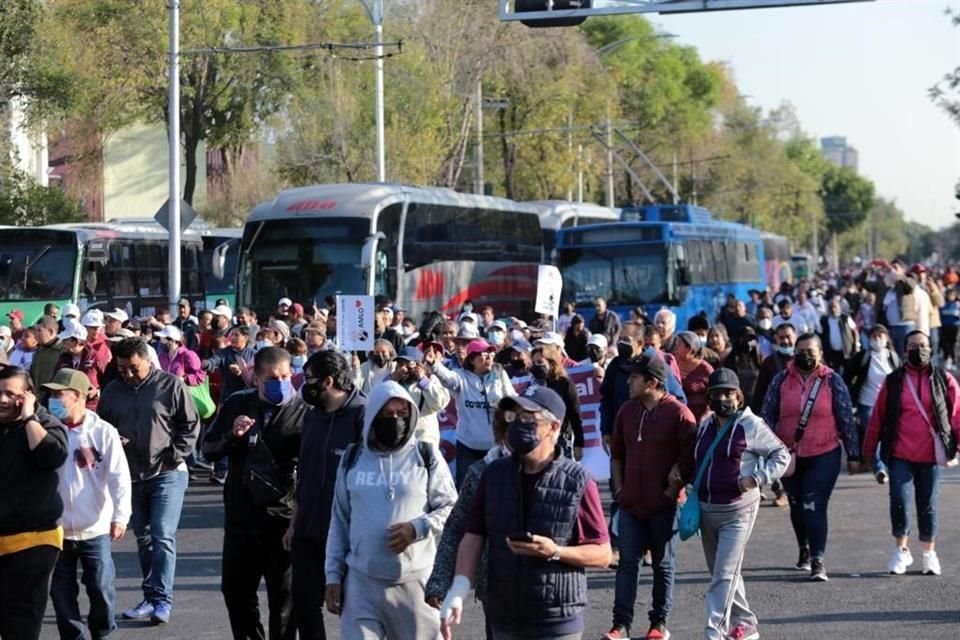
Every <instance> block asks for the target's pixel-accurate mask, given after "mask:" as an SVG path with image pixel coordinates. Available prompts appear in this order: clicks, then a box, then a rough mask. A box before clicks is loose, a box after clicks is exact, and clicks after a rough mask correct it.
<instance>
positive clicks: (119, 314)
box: [103, 308, 130, 324]
mask: <svg viewBox="0 0 960 640" xmlns="http://www.w3.org/2000/svg"><path fill="white" fill-rule="evenodd" d="M103 317H104V318H110V319H111V320H116V321H117V322H119V323H121V324H123V323H124V322H126V321H127V320H129V319H130V316H128V315H127V312H126V311H124V310H123V309H119V308H118V309H114V310H113V311H107V312H106V313H105V314H103Z"/></svg>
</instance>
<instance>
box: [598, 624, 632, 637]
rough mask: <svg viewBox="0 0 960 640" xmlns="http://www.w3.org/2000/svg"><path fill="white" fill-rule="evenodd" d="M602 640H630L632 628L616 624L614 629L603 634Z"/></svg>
mask: <svg viewBox="0 0 960 640" xmlns="http://www.w3.org/2000/svg"><path fill="white" fill-rule="evenodd" d="M602 640H630V627H628V626H627V625H625V624H615V625H613V629H610V631H607V632H606V633H605V634H603V639H602Z"/></svg>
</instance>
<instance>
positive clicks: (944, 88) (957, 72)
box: [928, 8, 960, 126]
mask: <svg viewBox="0 0 960 640" xmlns="http://www.w3.org/2000/svg"><path fill="white" fill-rule="evenodd" d="M946 14H947V16H948V17H949V18H950V21H951V22H952V23H953V25H954V26H955V27H958V28H960V11H955V10H953V9H950V8H947V10H946ZM928 94H929V96H930V99H931V100H933V102H934V104H936V105H937V106H938V107H940V108H941V109H943V110H944V111H945V112H946V113H947V115H949V116H950V118H951V119H953V121H954V122H955V123H956V124H957V126H960V65H957V67H956V68H954V69H953V71H950V72H948V73H947V74H946V75H944V76H943V78H942V79H941V80H940V81H939V82H938V83H937V84H935V85H933V86H932V87H930V89H929V91H928Z"/></svg>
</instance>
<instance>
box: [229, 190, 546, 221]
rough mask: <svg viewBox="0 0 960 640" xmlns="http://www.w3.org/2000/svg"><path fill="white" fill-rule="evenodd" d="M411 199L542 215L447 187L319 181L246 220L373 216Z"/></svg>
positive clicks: (257, 210) (276, 200)
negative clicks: (322, 182) (317, 183)
mask: <svg viewBox="0 0 960 640" xmlns="http://www.w3.org/2000/svg"><path fill="white" fill-rule="evenodd" d="M404 200H408V201H410V202H424V203H431V204H442V205H448V206H455V207H465V208H483V209H497V210H500V211H514V212H516V213H528V214H535V215H537V216H539V214H540V209H539V208H537V207H536V206H534V205H532V204H527V203H518V202H514V201H512V200H507V199H505V198H494V197H490V196H478V195H474V194H470V193H460V192H457V191H454V190H453V189H447V188H444V187H413V186H408V185H401V184H388V183H350V184H320V185H313V186H309V187H299V188H296V189H285V190H283V191H281V192H280V193H279V194H277V196H276V197H275V198H274V199H273V200H269V201H267V202H262V203H260V204H258V205H257V206H256V207H254V209H253V211H252V212H251V213H250V217H249V218H248V219H247V222H258V221H263V220H278V219H286V218H314V217H333V216H336V217H356V218H371V217H372V216H373V215H374V214H376V213H377V212H378V211H380V210H381V209H383V208H384V207H387V206H389V205H392V204H396V203H398V202H403V201H404Z"/></svg>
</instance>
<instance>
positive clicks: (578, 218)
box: [530, 200, 621, 259]
mask: <svg viewBox="0 0 960 640" xmlns="http://www.w3.org/2000/svg"><path fill="white" fill-rule="evenodd" d="M530 204H532V205H535V206H537V207H539V209H540V228H541V229H543V254H544V256H546V257H547V259H549V258H550V257H551V254H552V253H553V250H554V248H555V247H556V246H557V231H559V230H560V229H569V228H570V227H579V226H582V225H585V224H600V223H603V222H619V220H620V213H621V210H620V209H610V208H608V207H601V206H600V205H598V204H593V203H590V202H567V201H566V200H536V201H533V202H531V203H530Z"/></svg>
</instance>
